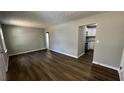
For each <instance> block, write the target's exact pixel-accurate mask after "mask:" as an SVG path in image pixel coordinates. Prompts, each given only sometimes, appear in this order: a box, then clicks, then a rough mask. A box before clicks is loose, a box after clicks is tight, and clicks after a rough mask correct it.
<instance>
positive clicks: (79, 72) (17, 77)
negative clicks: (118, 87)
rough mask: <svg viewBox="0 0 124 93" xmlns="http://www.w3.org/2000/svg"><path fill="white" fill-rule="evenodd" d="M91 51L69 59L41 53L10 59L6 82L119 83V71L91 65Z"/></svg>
mask: <svg viewBox="0 0 124 93" xmlns="http://www.w3.org/2000/svg"><path fill="white" fill-rule="evenodd" d="M92 60H93V51H89V52H88V53H87V54H85V55H83V56H81V57H80V58H78V59H76V58H72V57H69V56H66V55H63V54H59V53H56V52H53V51H48V50H42V51H35V52H31V53H26V54H20V55H16V56H11V57H10V58H9V68H8V72H7V80H10V81H32V80H33V81H40V80H41V81H80V80H84V81H89V80H90V81H94V80H96V81H104V80H106V81H111V80H112V81H118V80H119V75H118V72H117V71H115V70H113V69H109V68H106V67H103V66H99V65H96V64H93V63H92Z"/></svg>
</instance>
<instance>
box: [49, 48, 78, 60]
mask: <svg viewBox="0 0 124 93" xmlns="http://www.w3.org/2000/svg"><path fill="white" fill-rule="evenodd" d="M49 50H51V51H54V52H57V53H60V54H64V55H67V56H70V57H73V58H78V57H77V56H74V55H70V54H67V53H64V52H61V51H58V50H54V49H49Z"/></svg>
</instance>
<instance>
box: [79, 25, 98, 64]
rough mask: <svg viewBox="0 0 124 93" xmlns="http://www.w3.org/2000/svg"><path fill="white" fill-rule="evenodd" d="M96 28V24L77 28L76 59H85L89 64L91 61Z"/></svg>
mask: <svg viewBox="0 0 124 93" xmlns="http://www.w3.org/2000/svg"><path fill="white" fill-rule="evenodd" d="M96 28H97V24H96V23H93V24H87V25H83V26H79V33H78V39H79V40H78V57H87V58H88V59H90V62H92V61H93V54H94V46H95V39H96ZM82 55H83V56H82Z"/></svg>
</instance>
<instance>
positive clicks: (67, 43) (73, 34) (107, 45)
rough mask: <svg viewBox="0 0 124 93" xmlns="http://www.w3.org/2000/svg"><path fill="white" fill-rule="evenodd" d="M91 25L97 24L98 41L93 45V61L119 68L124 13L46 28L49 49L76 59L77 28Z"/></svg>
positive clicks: (99, 15) (95, 16) (97, 16)
mask: <svg viewBox="0 0 124 93" xmlns="http://www.w3.org/2000/svg"><path fill="white" fill-rule="evenodd" d="M92 23H97V24H98V26H97V30H96V31H97V32H96V40H99V41H100V43H99V44H95V53H94V59H93V60H94V61H96V62H98V63H101V64H105V65H108V66H111V67H116V68H119V65H120V62H121V56H122V50H123V48H124V43H123V40H124V12H108V13H103V14H98V15H94V16H91V17H87V18H83V19H79V20H75V21H72V22H68V23H64V24H61V25H56V26H51V27H49V28H47V30H48V31H49V32H50V33H51V34H50V35H51V36H50V39H51V40H50V46H51V47H50V48H52V49H54V50H57V51H61V52H64V53H65V54H70V55H72V56H77V57H78V56H79V55H78V50H79V49H78V30H79V29H78V28H79V26H82V25H87V24H92ZM62 38H63V39H64V40H61V39H62ZM58 46H59V48H58Z"/></svg>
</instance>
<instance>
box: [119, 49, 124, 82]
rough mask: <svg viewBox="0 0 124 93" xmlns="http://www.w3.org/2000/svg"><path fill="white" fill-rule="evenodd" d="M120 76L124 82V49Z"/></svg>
mask: <svg viewBox="0 0 124 93" xmlns="http://www.w3.org/2000/svg"><path fill="white" fill-rule="evenodd" d="M119 76H120V80H121V81H124V49H123V53H122V59H121V64H120V71H119Z"/></svg>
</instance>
